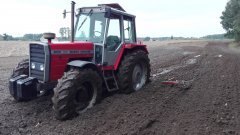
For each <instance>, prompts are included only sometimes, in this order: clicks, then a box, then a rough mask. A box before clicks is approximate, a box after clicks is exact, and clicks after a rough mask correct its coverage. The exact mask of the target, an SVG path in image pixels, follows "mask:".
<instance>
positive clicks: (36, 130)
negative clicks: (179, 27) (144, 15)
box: [0, 41, 240, 135]
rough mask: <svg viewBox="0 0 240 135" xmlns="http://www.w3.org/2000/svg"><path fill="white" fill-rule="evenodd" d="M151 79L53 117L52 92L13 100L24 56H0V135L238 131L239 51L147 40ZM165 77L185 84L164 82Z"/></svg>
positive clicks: (216, 44)
mask: <svg viewBox="0 0 240 135" xmlns="http://www.w3.org/2000/svg"><path fill="white" fill-rule="evenodd" d="M147 44H148V48H149V52H150V59H151V66H152V67H151V68H152V73H151V75H152V77H151V80H152V82H151V83H150V84H148V85H147V86H146V87H145V88H144V89H143V90H141V91H138V92H135V93H132V94H128V95H125V94H120V93H112V94H108V95H106V96H105V98H104V99H103V100H102V102H101V103H99V104H97V105H96V106H94V107H93V108H92V109H90V110H88V111H87V112H85V113H83V114H81V115H79V116H78V117H76V118H74V119H72V120H67V121H64V122H61V121H58V120H56V119H55V118H54V114H53V111H52V103H51V100H50V99H51V95H50V96H45V97H42V98H38V99H36V100H33V101H30V102H23V103H17V102H15V101H14V100H13V98H12V97H11V96H10V94H9V91H8V77H9V75H10V72H11V70H12V68H13V67H14V66H15V65H16V63H17V62H18V61H20V60H21V59H23V58H26V57H27V56H24V55H23V56H18V57H16V56H12V57H1V58H0V74H1V76H0V108H1V111H0V134H12V135H26V134H42V135H49V134H52V135H59V134H64V135H66V134H83V135H87V134H99V135H102V134H110V135H112V134H114V135H115V134H132V135H138V134H140V135H141V134H156V135H160V134H164V135H165V134H190V135H192V134H218V135H219V134H223V135H225V134H240V77H239V76H240V51H239V50H238V49H237V48H233V47H232V46H230V45H229V42H223V41H214V42H212V41H211V42H208V41H189V42H168V43H164V44H162V43H159V42H152V43H150V42H149V43H147ZM166 80H173V81H175V80H178V81H179V82H184V83H185V84H186V85H187V87H184V86H185V85H174V86H168V85H163V84H161V82H162V81H166Z"/></svg>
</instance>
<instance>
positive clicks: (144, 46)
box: [113, 44, 148, 70]
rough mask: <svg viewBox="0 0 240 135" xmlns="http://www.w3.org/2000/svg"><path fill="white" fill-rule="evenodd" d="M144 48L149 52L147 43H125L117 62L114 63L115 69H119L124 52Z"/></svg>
mask: <svg viewBox="0 0 240 135" xmlns="http://www.w3.org/2000/svg"><path fill="white" fill-rule="evenodd" d="M137 48H139V49H143V50H144V51H145V52H146V53H148V50H147V46H146V45H142V44H124V45H123V46H122V48H121V50H120V53H119V55H118V57H117V59H116V62H115V64H114V66H113V67H114V70H117V69H118V66H119V64H120V62H121V60H122V57H123V55H124V52H125V51H126V50H132V49H137Z"/></svg>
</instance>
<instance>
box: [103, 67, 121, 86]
mask: <svg viewBox="0 0 240 135" xmlns="http://www.w3.org/2000/svg"><path fill="white" fill-rule="evenodd" d="M107 72H108V74H106V71H104V70H103V79H104V82H105V84H106V86H107V89H108V91H116V90H118V89H119V87H118V83H117V80H116V77H115V74H114V71H113V70H111V71H107Z"/></svg>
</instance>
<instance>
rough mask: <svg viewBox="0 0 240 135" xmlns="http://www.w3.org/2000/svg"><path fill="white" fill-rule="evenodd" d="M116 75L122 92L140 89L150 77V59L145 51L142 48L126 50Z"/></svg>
mask: <svg viewBox="0 0 240 135" xmlns="http://www.w3.org/2000/svg"><path fill="white" fill-rule="evenodd" d="M117 77H118V82H119V87H120V89H121V91H122V92H123V93H127V94H128V93H131V92H134V91H138V90H140V89H142V87H143V86H144V85H145V84H146V83H148V82H149V77H150V60H149V58H148V55H147V53H146V52H145V51H143V50H134V51H131V52H128V53H127V54H126V55H125V56H124V57H123V60H122V62H121V64H120V66H119V70H118V72H117Z"/></svg>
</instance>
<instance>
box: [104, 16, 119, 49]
mask: <svg viewBox="0 0 240 135" xmlns="http://www.w3.org/2000/svg"><path fill="white" fill-rule="evenodd" d="M120 26H121V25H120V18H116V19H115V18H113V19H110V22H109V28H108V34H107V38H106V46H107V50H108V51H115V50H116V49H117V48H118V47H119V45H120V44H121V29H120V28H121V27H120Z"/></svg>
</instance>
